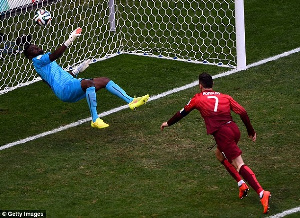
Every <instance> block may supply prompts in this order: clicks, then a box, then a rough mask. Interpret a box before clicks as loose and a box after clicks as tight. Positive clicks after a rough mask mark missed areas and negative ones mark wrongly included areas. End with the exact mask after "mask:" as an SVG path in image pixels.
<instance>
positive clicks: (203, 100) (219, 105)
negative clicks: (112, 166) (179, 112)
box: [184, 91, 254, 135]
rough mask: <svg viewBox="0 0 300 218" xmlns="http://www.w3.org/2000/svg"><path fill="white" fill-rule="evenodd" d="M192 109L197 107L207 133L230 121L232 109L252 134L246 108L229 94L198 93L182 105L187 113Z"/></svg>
mask: <svg viewBox="0 0 300 218" xmlns="http://www.w3.org/2000/svg"><path fill="white" fill-rule="evenodd" d="M193 109H197V110H198V111H199V112H200V113H201V116H202V117H203V118H204V121H205V125H206V130H207V134H212V133H213V132H215V131H217V130H218V129H219V128H220V127H221V126H222V125H224V124H226V123H227V122H229V121H232V116H231V111H233V112H235V113H237V114H239V115H240V116H241V119H242V120H243V122H244V123H245V125H246V127H247V130H248V134H249V135H252V134H253V135H254V129H253V128H252V125H251V123H250V120H249V117H248V115H247V112H246V110H245V109H244V108H243V107H242V106H241V105H240V104H238V103H237V102H236V101H235V100H234V99H233V98H232V97H231V96H229V95H226V94H222V93H220V92H215V91H205V92H201V93H198V94H196V95H195V96H194V97H193V98H192V99H191V100H190V102H189V103H188V104H187V105H186V106H185V107H184V110H185V112H187V113H189V112H191V111H192V110H193Z"/></svg>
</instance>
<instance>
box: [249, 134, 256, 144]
mask: <svg viewBox="0 0 300 218" xmlns="http://www.w3.org/2000/svg"><path fill="white" fill-rule="evenodd" d="M249 137H250V138H251V140H252V141H253V142H255V141H256V133H254V135H253V136H249Z"/></svg>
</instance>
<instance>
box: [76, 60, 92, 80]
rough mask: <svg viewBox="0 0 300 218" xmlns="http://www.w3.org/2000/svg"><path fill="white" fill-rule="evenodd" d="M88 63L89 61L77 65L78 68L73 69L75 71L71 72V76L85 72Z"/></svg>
mask: <svg viewBox="0 0 300 218" xmlns="http://www.w3.org/2000/svg"><path fill="white" fill-rule="evenodd" d="M90 63H91V59H88V60H86V61H84V62H82V63H81V64H79V66H77V67H75V69H74V70H73V71H72V73H73V75H74V76H77V75H78V73H81V72H83V71H85V69H86V68H88V67H89V65H90Z"/></svg>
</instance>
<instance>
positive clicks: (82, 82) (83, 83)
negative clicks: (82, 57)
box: [24, 28, 149, 129]
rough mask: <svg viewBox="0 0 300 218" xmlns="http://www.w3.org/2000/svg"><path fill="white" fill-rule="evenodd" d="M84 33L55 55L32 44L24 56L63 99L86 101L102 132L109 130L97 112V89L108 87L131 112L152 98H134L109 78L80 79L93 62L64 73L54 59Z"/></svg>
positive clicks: (76, 33) (74, 35)
mask: <svg viewBox="0 0 300 218" xmlns="http://www.w3.org/2000/svg"><path fill="white" fill-rule="evenodd" d="M81 32H82V29H81V28H77V29H76V30H74V31H73V32H72V33H71V34H70V36H69V38H68V40H67V41H66V42H65V43H64V44H63V45H62V46H60V47H58V48H57V49H56V50H55V51H54V52H52V53H50V52H48V53H44V51H43V50H42V49H41V48H40V47H38V46H37V45H33V44H30V45H27V46H26V47H25V49H24V55H25V57H26V58H28V59H29V60H32V62H33V66H34V68H35V70H36V72H37V73H38V74H39V76H40V77H41V78H42V79H43V81H44V82H46V83H47V84H48V85H49V86H50V88H51V89H52V91H53V92H54V94H55V95H56V96H57V97H58V98H59V99H60V100H62V101H64V102H77V101H79V100H81V99H83V98H86V100H87V103H88V106H89V108H90V112H91V115H92V122H91V126H92V127H94V128H99V129H101V128H106V127H108V126H109V125H108V124H107V123H105V122H104V121H103V120H102V119H100V118H99V117H98V113H97V99H96V92H97V91H98V90H100V89H102V88H106V89H107V90H108V91H109V92H110V93H112V94H114V95H116V96H118V97H119V98H121V99H123V100H124V101H125V102H126V103H128V106H129V108H130V109H132V110H133V109H135V108H137V107H139V106H141V105H143V104H145V103H146V102H147V101H148V99H149V95H148V94H147V95H144V96H142V97H138V98H133V97H131V96H129V95H128V94H127V93H126V92H125V91H124V90H123V89H122V88H121V87H120V86H118V85H117V84H116V83H114V82H113V81H112V80H110V79H109V78H107V77H97V78H93V79H81V78H77V74H78V73H80V72H83V71H84V70H85V69H86V68H87V67H88V66H89V64H90V60H87V61H84V62H83V63H81V64H80V65H79V66H78V67H77V68H75V69H74V70H73V71H72V72H70V73H69V72H67V71H65V70H63V69H62V68H61V67H60V66H59V65H58V64H57V63H56V61H55V60H56V59H58V58H59V57H61V56H62V54H63V53H64V52H65V51H66V49H67V48H68V47H69V46H70V45H71V44H72V43H73V42H74V40H75V39H76V38H77V37H78V36H80V34H81Z"/></svg>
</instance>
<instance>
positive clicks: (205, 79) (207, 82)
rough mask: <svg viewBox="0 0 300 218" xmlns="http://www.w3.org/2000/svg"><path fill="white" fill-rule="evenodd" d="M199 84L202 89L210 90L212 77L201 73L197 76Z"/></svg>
mask: <svg viewBox="0 0 300 218" xmlns="http://www.w3.org/2000/svg"><path fill="white" fill-rule="evenodd" d="M199 83H200V84H201V85H202V86H203V87H204V88H212V87H213V79H212V76H211V75H209V74H208V73H201V74H200V75H199Z"/></svg>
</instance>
